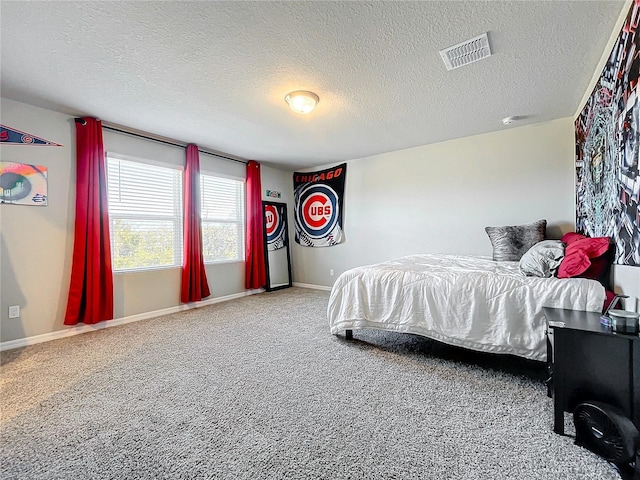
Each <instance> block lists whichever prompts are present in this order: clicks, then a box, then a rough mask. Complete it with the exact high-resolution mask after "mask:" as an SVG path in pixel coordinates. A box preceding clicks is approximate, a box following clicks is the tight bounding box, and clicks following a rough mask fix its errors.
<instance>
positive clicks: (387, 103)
mask: <svg viewBox="0 0 640 480" xmlns="http://www.w3.org/2000/svg"><path fill="white" fill-rule="evenodd" d="M624 5H625V4H624V2H621V1H615V2H611V1H608V2H607V1H591V2H586V1H576V2H570V1H513V2H511V1H509V2H504V1H486V2H480V1H469V2H455V1H441V2H436V1H424V2H391V1H389V2H373V3H371V2H350V1H347V2H301V1H299V2H257V1H254V2H185V1H180V2H178V1H175V2H125V1H120V2H107V1H104V2H8V1H2V2H1V3H0V15H1V23H0V26H1V28H2V33H1V41H2V44H1V68H2V70H1V88H2V90H1V93H2V96H4V97H7V98H11V99H14V100H19V101H23V102H26V103H30V104H33V105H37V106H42V107H45V108H51V109H54V110H58V111H62V112H66V113H69V114H72V115H80V114H82V115H92V116H96V117H99V118H101V119H103V120H104V121H107V122H111V123H115V124H120V125H125V126H127V127H131V128H135V129H138V130H142V131H146V132H151V133H153V134H157V135H162V136H166V137H170V138H175V139H178V140H181V141H185V142H194V143H197V144H198V145H200V146H202V147H206V148H210V149H213V150H217V151H221V152H226V153H228V154H231V155H235V156H239V157H242V158H247V159H256V160H259V161H262V162H265V163H270V164H273V165H275V166H278V165H279V166H285V167H291V168H293V167H295V168H297V167H303V166H315V165H321V164H326V163H331V162H335V161H341V160H348V159H353V158H361V157H364V156H368V155H373V154H378V153H383V152H388V151H393V150H399V149H403V148H408V147H414V146H418V145H425V144H428V143H434V142H439V141H443V140H448V139H452V138H459V137H464V136H468V135H474V134H479V133H485V132H490V131H495V130H500V129H503V128H509V127H504V126H503V125H502V123H501V119H502V118H503V117H506V116H510V115H517V116H525V117H526V118H525V119H524V120H523V121H522V122H520V123H519V125H523V124H527V123H538V122H542V121H547V120H551V119H556V118H560V117H566V116H571V115H573V114H574V113H575V111H576V109H577V108H578V104H579V102H580V100H581V98H582V95H583V94H584V92H585V90H586V89H587V87H588V84H589V81H590V79H591V76H592V75H593V73H594V71H595V68H596V66H597V63H598V60H599V59H600V57H601V55H602V53H603V51H604V48H605V46H606V43H607V40H608V39H609V37H610V35H611V33H612V32H613V28H614V25H615V22H616V20H617V18H618V16H619V14H620V12H621V10H622V8H623V7H624ZM485 31H488V32H489V41H490V43H491V47H492V50H493V52H494V55H493V56H492V57H490V58H488V59H486V60H483V61H481V62H477V63H474V64H471V65H468V66H466V67H462V68H459V69H456V70H452V71H447V70H446V68H445V66H444V64H443V63H442V60H441V59H440V56H439V54H438V50H440V49H442V48H445V47H448V46H451V45H453V44H456V43H459V42H461V41H464V40H467V39H469V38H471V37H474V36H476V35H478V34H480V33H483V32H485ZM299 89H305V90H312V91H314V92H316V93H317V94H318V95H319V96H320V104H319V105H318V108H317V109H316V110H315V111H314V112H312V113H311V114H309V115H307V116H301V115H297V114H295V113H293V112H291V111H290V110H289V109H288V108H287V105H286V103H285V102H284V96H285V94H286V93H287V92H289V91H291V90H299Z"/></svg>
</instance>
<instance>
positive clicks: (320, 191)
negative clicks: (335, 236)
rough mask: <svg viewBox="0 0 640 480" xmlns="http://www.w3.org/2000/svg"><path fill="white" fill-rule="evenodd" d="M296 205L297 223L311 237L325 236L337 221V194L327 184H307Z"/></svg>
mask: <svg viewBox="0 0 640 480" xmlns="http://www.w3.org/2000/svg"><path fill="white" fill-rule="evenodd" d="M298 205H300V208H298V209H297V211H296V216H297V220H298V223H299V225H300V226H301V227H302V230H304V232H305V233H306V234H307V235H308V236H309V237H311V238H323V237H325V236H327V234H328V233H329V232H331V231H332V230H333V228H334V227H335V226H336V224H337V223H338V218H339V213H340V211H339V210H340V209H339V207H338V195H337V194H336V192H335V191H334V190H333V189H332V188H331V187H329V186H328V185H324V184H311V185H309V186H308V187H306V188H305V189H304V190H303V191H302V192H300V197H299V203H298Z"/></svg>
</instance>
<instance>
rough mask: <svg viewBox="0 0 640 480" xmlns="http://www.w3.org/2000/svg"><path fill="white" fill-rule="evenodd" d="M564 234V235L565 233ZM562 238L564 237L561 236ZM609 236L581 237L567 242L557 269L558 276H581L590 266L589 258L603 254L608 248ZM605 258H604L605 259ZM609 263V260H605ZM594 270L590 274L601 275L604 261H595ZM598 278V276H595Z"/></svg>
mask: <svg viewBox="0 0 640 480" xmlns="http://www.w3.org/2000/svg"><path fill="white" fill-rule="evenodd" d="M565 236H566V235H565ZM563 238H564V237H563ZM609 243H610V239H609V237H596V238H587V237H585V238H582V239H579V240H575V241H573V242H572V243H569V244H568V245H567V247H566V248H565V251H564V259H563V260H562V263H561V264H560V268H559V269H558V278H571V277H578V276H582V275H583V274H584V273H585V272H586V271H587V270H588V269H589V267H590V266H591V259H593V258H598V257H599V256H601V255H604V254H605V253H606V252H607V250H609ZM605 260H606V259H605ZM606 263H609V262H606ZM595 265H596V267H597V268H594V270H597V271H595V272H591V273H590V275H599V276H601V275H602V273H603V272H602V271H601V270H602V268H603V267H606V265H605V263H604V262H596V264H595ZM595 279H596V280H598V279H599V278H595Z"/></svg>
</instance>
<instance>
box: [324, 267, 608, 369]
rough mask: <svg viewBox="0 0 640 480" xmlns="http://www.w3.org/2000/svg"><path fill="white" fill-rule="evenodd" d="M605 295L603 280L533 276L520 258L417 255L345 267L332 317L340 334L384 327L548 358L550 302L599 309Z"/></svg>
mask: <svg viewBox="0 0 640 480" xmlns="http://www.w3.org/2000/svg"><path fill="white" fill-rule="evenodd" d="M604 298H605V291H604V288H603V287H602V285H600V283H598V282H597V281H595V280H587V279H582V278H573V279H558V278H539V277H526V276H524V275H523V274H522V273H520V271H519V270H518V262H494V261H493V260H491V259H489V258H487V257H470V256H460V255H411V256H408V257H403V258H400V259H398V260H393V261H389V262H384V263H379V264H377V265H369V266H365V267H358V268H354V269H352V270H349V271H347V272H344V273H343V274H342V275H340V276H339V277H338V279H337V280H336V283H335V285H334V286H333V289H332V290H331V296H330V298H329V306H328V309H327V315H328V317H329V325H330V327H331V333H333V334H336V333H338V332H341V331H344V330H347V329H358V328H379V329H383V330H393V331H397V332H405V333H414V334H418V335H423V336H426V337H430V338H433V339H436V340H439V341H442V342H444V343H449V344H452V345H459V346H462V347H466V348H470V349H473V350H481V351H487V352H494V353H510V354H514V355H518V356H521V357H525V358H530V359H533V360H545V359H546V340H545V333H544V332H545V319H544V315H543V313H542V307H557V308H570V309H575V310H587V311H594V312H599V311H601V309H602V304H603V302H604Z"/></svg>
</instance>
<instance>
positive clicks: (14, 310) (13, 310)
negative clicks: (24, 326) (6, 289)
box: [9, 305, 20, 318]
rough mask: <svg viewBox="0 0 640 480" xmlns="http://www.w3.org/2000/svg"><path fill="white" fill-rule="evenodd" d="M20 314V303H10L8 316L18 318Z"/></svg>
mask: <svg viewBox="0 0 640 480" xmlns="http://www.w3.org/2000/svg"><path fill="white" fill-rule="evenodd" d="M19 316H20V305H11V306H10V307H9V318H18V317H19Z"/></svg>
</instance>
